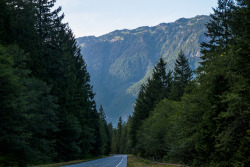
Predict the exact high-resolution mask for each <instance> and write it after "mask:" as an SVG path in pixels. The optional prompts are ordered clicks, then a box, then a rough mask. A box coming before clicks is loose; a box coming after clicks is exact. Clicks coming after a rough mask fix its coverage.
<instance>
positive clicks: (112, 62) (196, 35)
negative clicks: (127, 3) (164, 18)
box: [77, 16, 209, 123]
mask: <svg viewBox="0 0 250 167" xmlns="http://www.w3.org/2000/svg"><path fill="white" fill-rule="evenodd" d="M208 20H209V17H208V16H196V17H194V18H190V19H185V18H181V19H179V20H177V21H175V22H173V23H162V24H159V25H157V26H154V27H139V28H137V29H134V30H127V29H124V30H117V31H114V32H111V33H109V34H106V35H103V36H100V37H94V36H89V37H81V38H78V39H77V41H78V43H79V45H80V46H81V52H82V55H83V57H84V59H85V61H86V63H87V69H88V71H89V73H90V75H91V80H92V84H93V85H94V92H96V102H97V104H98V105H100V104H102V105H103V107H104V111H105V113H106V115H107V118H108V120H109V121H112V122H114V123H116V120H118V117H119V116H122V118H123V119H127V117H128V116H129V115H130V114H131V113H132V111H133V103H134V101H135V97H136V95H137V93H138V90H139V88H140V84H141V83H143V82H145V81H146V78H147V77H148V76H150V73H151V71H152V69H153V67H154V65H155V64H156V63H157V61H158V59H159V58H160V57H163V58H164V60H165V61H166V62H168V64H167V67H168V69H173V67H174V61H175V59H176V57H177V54H178V52H179V51H180V49H182V50H183V51H184V53H185V55H186V56H187V57H188V59H189V61H190V64H191V66H192V68H193V69H195V68H196V67H197V66H198V61H199V57H200V51H199V50H200V43H201V42H202V41H206V40H208V39H207V38H206V37H205V35H204V33H205V31H206V28H205V23H206V22H208Z"/></svg>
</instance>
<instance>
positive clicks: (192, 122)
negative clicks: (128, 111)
mask: <svg viewBox="0 0 250 167" xmlns="http://www.w3.org/2000/svg"><path fill="white" fill-rule="evenodd" d="M249 5H250V1H249V0H237V1H233V0H219V1H218V7H216V8H214V13H213V14H211V19H210V21H209V22H208V23H207V24H206V27H207V33H206V35H207V37H209V39H210V40H209V41H208V42H206V43H205V42H204V43H202V44H201V52H202V56H201V59H202V62H201V63H200V64H201V65H200V67H199V68H198V69H197V71H195V72H193V71H191V69H190V67H189V63H188V60H187V58H186V57H185V55H184V54H183V52H182V51H181V50H180V51H179V55H178V58H177V60H176V62H175V68H174V70H173V71H168V72H166V69H167V68H166V67H167V65H168V64H166V63H165V62H164V61H163V60H162V59H160V60H159V61H158V63H157V65H156V66H155V68H154V71H153V74H152V76H151V77H150V78H149V79H148V81H147V83H146V84H143V85H142V86H141V88H140V92H139V95H138V97H137V99H136V103H135V105H134V112H133V115H132V116H131V117H130V118H129V120H128V122H127V123H122V121H121V119H120V120H119V123H118V126H117V129H115V131H114V135H113V137H112V152H115V153H133V154H135V155H137V156H141V157H144V158H147V159H151V160H156V161H165V162H173V163H182V164H188V165H193V166H211V167H216V166H218V167H232V166H233V167H244V166H250V154H249V153H250V147H249V144H250V126H249V124H250V57H249V56H250V33H249V31H250V24H249V20H250V18H249V16H250V10H249ZM124 138H126V139H124Z"/></svg>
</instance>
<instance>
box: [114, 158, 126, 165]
mask: <svg viewBox="0 0 250 167" xmlns="http://www.w3.org/2000/svg"><path fill="white" fill-rule="evenodd" d="M124 157H125V156H124ZM124 157H123V158H122V160H121V162H120V163H119V164H118V165H116V167H118V166H119V165H120V164H121V163H122V161H123V159H124Z"/></svg>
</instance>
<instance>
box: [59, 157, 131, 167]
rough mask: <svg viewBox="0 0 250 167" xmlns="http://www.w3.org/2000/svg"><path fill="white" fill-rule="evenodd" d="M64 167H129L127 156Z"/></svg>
mask: <svg viewBox="0 0 250 167" xmlns="http://www.w3.org/2000/svg"><path fill="white" fill-rule="evenodd" d="M64 167H127V155H115V156H112V157H108V158H101V159H97V160H94V161H89V162H84V163H80V164H75V165H69V166H64Z"/></svg>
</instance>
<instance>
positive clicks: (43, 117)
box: [0, 0, 112, 167]
mask: <svg viewBox="0 0 250 167" xmlns="http://www.w3.org/2000/svg"><path fill="white" fill-rule="evenodd" d="M54 4H55V0H33V1H19V0H18V1H17V0H0V166H3V167H6V166H20V167H23V166H27V165H28V164H42V163H49V162H59V161H68V160H73V159H80V158H84V157H86V156H88V157H90V156H96V155H100V154H107V153H109V151H110V145H111V131H112V125H109V127H111V131H110V130H108V125H107V122H106V120H105V115H104V113H103V110H102V109H101V112H100V113H98V111H97V109H96V103H95V100H94V93H93V90H92V86H91V85H90V83H89V82H90V75H89V73H88V72H87V70H86V64H85V62H84V60H83V58H82V55H81V54H80V48H79V47H78V46H77V44H76V40H75V38H74V35H73V33H72V31H71V29H70V28H69V26H68V25H67V24H64V23H62V20H63V17H64V15H63V14H62V15H60V14H59V13H60V11H61V8H57V9H54V10H52V9H53V6H54Z"/></svg>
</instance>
